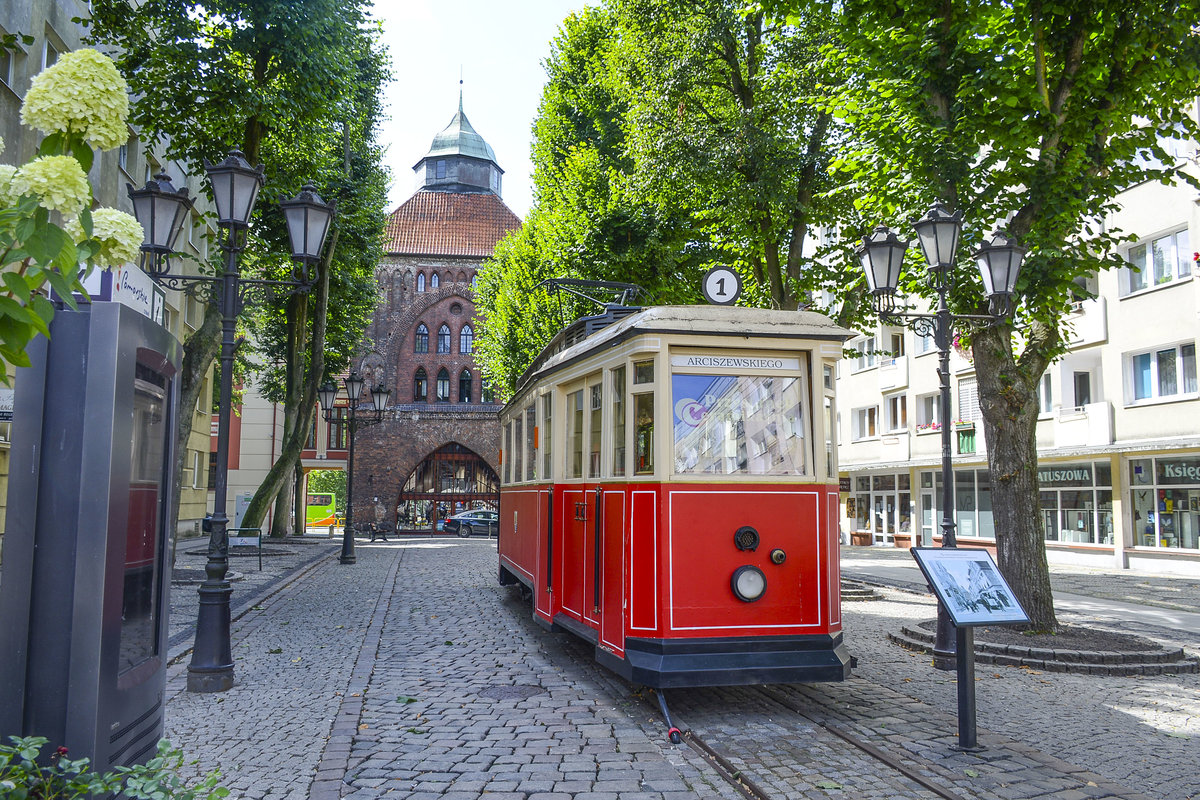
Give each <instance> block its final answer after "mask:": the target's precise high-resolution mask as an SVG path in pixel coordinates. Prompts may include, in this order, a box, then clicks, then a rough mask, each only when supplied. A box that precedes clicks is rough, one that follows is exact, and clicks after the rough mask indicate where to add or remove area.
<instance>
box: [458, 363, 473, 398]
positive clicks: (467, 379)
mask: <svg viewBox="0 0 1200 800" xmlns="http://www.w3.org/2000/svg"><path fill="white" fill-rule="evenodd" d="M458 402H460V403H469V402H471V370H469V369H464V370H463V371H462V372H461V373H460V374H459V376H458Z"/></svg>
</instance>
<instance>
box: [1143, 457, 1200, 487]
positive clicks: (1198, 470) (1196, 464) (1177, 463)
mask: <svg viewBox="0 0 1200 800" xmlns="http://www.w3.org/2000/svg"><path fill="white" fill-rule="evenodd" d="M1154 464H1155V466H1156V467H1157V470H1158V482H1159V483H1200V458H1173V459H1165V458H1159V459H1156V460H1155V462H1154Z"/></svg>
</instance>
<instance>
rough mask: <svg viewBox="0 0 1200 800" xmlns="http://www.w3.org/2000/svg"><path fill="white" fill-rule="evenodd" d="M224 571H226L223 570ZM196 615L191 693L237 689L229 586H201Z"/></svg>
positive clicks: (212, 584) (189, 682)
mask: <svg viewBox="0 0 1200 800" xmlns="http://www.w3.org/2000/svg"><path fill="white" fill-rule="evenodd" d="M222 571H223V570H222ZM199 593H200V607H199V609H198V611H197V614H196V643H195V646H194V647H193V649H192V663H191V664H189V665H188V679H187V690H188V691H189V692H197V693H201V694H205V693H212V692H224V691H227V690H229V689H232V688H233V653H232V651H231V647H230V644H229V622H230V613H229V597H230V595H232V594H233V589H232V588H231V587H230V586H229V583H228V582H226V581H224V580H221V581H213V582H211V583H210V582H209V581H205V582H204V583H202V584H200V589H199Z"/></svg>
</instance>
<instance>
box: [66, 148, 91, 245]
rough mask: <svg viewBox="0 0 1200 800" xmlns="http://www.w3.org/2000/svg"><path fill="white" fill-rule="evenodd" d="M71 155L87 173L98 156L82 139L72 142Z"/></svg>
mask: <svg viewBox="0 0 1200 800" xmlns="http://www.w3.org/2000/svg"><path fill="white" fill-rule="evenodd" d="M71 155H73V156H75V160H76V161H78V162H79V166H81V167H83V171H84V173H85V174H86V173H87V172H89V171H90V170H91V168H92V162H93V161H94V160H95V158H96V154H95V152H93V150H92V148H90V147H88V146H87V145H86V144H85V143H84V141H83V140H82V139H78V140H76V141H73V142H71ZM88 235H89V236H90V235H91V234H88Z"/></svg>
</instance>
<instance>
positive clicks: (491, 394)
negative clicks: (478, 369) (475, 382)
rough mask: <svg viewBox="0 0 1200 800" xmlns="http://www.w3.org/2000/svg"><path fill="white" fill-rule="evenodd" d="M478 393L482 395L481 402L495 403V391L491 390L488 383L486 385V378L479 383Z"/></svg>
mask: <svg viewBox="0 0 1200 800" xmlns="http://www.w3.org/2000/svg"><path fill="white" fill-rule="evenodd" d="M480 391H481V392H482V393H483V402H485V403H494V402H496V390H495V389H493V388H492V385H491V384H490V383H488V381H487V378H484V379H483V380H482V381H480Z"/></svg>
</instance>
